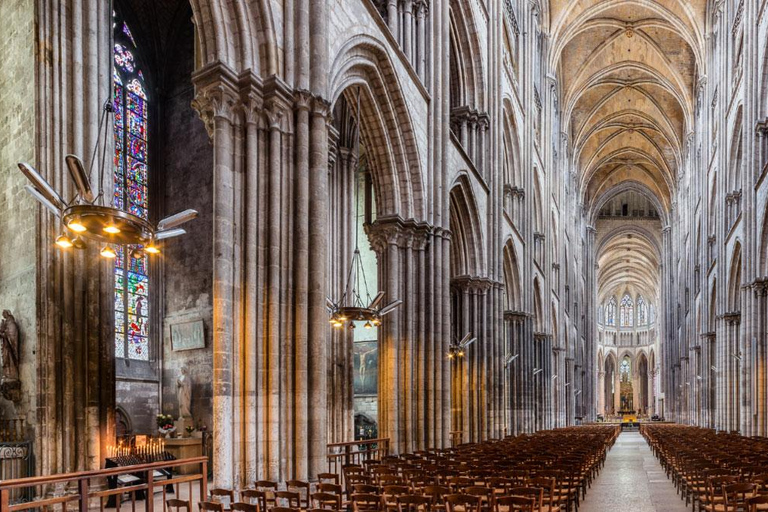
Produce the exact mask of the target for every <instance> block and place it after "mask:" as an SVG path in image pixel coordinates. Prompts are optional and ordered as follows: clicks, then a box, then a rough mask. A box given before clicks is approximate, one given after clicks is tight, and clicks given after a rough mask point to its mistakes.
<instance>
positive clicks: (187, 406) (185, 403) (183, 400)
mask: <svg viewBox="0 0 768 512" xmlns="http://www.w3.org/2000/svg"><path fill="white" fill-rule="evenodd" d="M179 371H180V373H181V375H179V378H178V379H176V397H177V398H178V400H179V419H183V418H191V417H192V381H191V380H190V378H189V375H187V373H188V371H187V367H186V366H182V367H181V370H179Z"/></svg>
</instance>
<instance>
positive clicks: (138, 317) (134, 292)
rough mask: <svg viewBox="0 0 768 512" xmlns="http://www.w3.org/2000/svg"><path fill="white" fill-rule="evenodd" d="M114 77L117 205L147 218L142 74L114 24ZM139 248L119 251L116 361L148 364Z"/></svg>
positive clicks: (126, 36)
mask: <svg viewBox="0 0 768 512" xmlns="http://www.w3.org/2000/svg"><path fill="white" fill-rule="evenodd" d="M114 27H115V32H114V35H115V46H114V67H113V70H112V71H113V75H114V77H115V84H114V90H113V104H114V140H115V155H114V164H115V167H114V172H115V178H114V192H113V200H114V206H115V207H116V208H120V209H121V210H126V211H128V212H130V213H133V214H134V215H137V216H139V217H142V218H144V219H146V218H148V206H149V200H148V189H147V185H148V182H149V163H148V159H147V141H148V140H149V120H148V114H147V107H148V103H147V99H148V98H147V93H146V85H145V82H144V74H143V73H142V72H141V69H139V63H138V61H137V59H136V58H135V57H136V54H135V53H134V50H135V49H136V41H135V40H134V38H133V34H132V33H131V30H130V28H128V25H127V24H125V23H123V22H121V21H119V20H115V24H114ZM136 249H139V247H126V248H122V247H118V248H116V253H117V257H116V258H115V356H116V357H122V358H128V359H138V360H143V361H148V360H149V356H150V353H149V352H150V351H149V334H150V330H149V326H150V325H149V289H150V282H149V261H148V259H147V256H146V255H145V254H143V253H141V252H138V251H136Z"/></svg>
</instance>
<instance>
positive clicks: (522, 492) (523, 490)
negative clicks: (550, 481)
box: [509, 487, 544, 510]
mask: <svg viewBox="0 0 768 512" xmlns="http://www.w3.org/2000/svg"><path fill="white" fill-rule="evenodd" d="M509 495H510V496H522V497H524V498H531V499H532V500H534V506H535V508H536V509H537V510H538V509H540V508H541V506H542V505H543V504H544V489H543V488H541V487H513V488H512V489H510V490H509Z"/></svg>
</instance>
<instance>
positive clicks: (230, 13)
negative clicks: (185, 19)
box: [190, 0, 281, 77]
mask: <svg viewBox="0 0 768 512" xmlns="http://www.w3.org/2000/svg"><path fill="white" fill-rule="evenodd" d="M190 4H191V5H192V12H193V18H194V22H195V26H196V27H197V33H198V39H199V51H200V60H201V67H204V66H206V65H209V64H214V63H216V62H219V63H221V64H223V65H225V66H227V67H228V68H229V69H231V70H236V72H243V71H246V70H250V71H253V72H255V73H256V74H257V75H259V76H262V77H268V76H271V75H275V74H279V73H281V70H280V68H279V65H280V63H279V58H278V44H277V35H276V30H275V20H274V17H273V13H272V5H271V2H269V1H268V0H247V1H240V2H236V1H230V0H217V1H214V2H205V1H203V0H190Z"/></svg>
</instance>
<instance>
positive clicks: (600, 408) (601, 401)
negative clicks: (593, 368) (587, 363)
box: [597, 370, 605, 416]
mask: <svg viewBox="0 0 768 512" xmlns="http://www.w3.org/2000/svg"><path fill="white" fill-rule="evenodd" d="M597 386H598V391H602V392H598V394H597V413H598V414H602V415H603V416H605V372H604V371H602V370H601V371H599V372H597Z"/></svg>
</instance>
